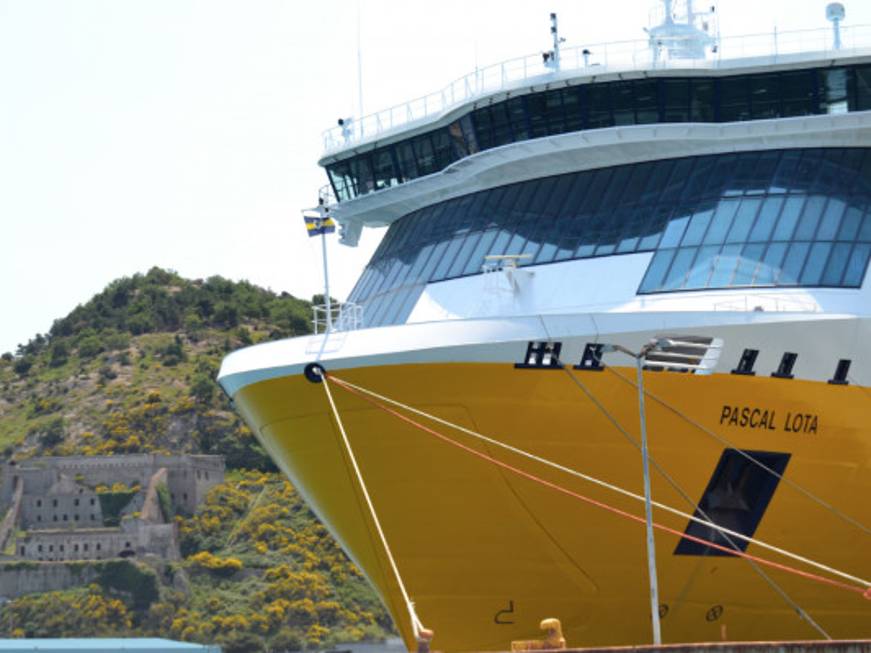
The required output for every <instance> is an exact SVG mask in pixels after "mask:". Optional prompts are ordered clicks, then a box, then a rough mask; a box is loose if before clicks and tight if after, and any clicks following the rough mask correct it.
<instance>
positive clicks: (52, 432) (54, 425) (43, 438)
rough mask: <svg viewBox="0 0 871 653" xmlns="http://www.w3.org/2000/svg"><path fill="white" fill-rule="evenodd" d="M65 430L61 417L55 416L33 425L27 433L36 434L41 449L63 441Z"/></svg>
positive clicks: (54, 445) (49, 447) (29, 434)
mask: <svg viewBox="0 0 871 653" xmlns="http://www.w3.org/2000/svg"><path fill="white" fill-rule="evenodd" d="M65 432H66V429H65V427H64V419H63V417H55V418H53V419H51V420H50V421H48V422H46V423H45V424H42V425H39V426H34V427H33V428H31V429H30V430H29V431H28V432H27V435H28V436H36V438H37V439H38V440H39V445H40V446H41V447H42V448H43V449H51V448H52V447H56V446H57V445H59V444H60V443H61V442H63V441H64V435H65Z"/></svg>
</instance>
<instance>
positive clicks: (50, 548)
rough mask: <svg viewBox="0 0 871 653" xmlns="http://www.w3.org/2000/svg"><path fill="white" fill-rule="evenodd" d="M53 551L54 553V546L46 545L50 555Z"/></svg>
mask: <svg viewBox="0 0 871 653" xmlns="http://www.w3.org/2000/svg"><path fill="white" fill-rule="evenodd" d="M53 551H54V544H49V545H48V552H49V553H52V552H53Z"/></svg>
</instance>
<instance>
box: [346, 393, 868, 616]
mask: <svg viewBox="0 0 871 653" xmlns="http://www.w3.org/2000/svg"><path fill="white" fill-rule="evenodd" d="M329 378H330V380H332V381H334V382H335V383H337V384H338V385H340V386H341V387H342V388H344V389H345V390H347V391H348V392H351V393H352V394H355V395H357V396H358V397H361V398H363V399H365V400H366V401H368V402H369V403H371V404H372V405H374V406H376V407H377V408H380V409H381V410H383V411H385V412H387V413H389V414H391V415H393V416H394V417H398V418H399V419H401V420H402V421H404V422H407V423H408V424H411V425H412V426H414V427H415V428H418V429H420V430H421V431H424V432H426V433H429V434H430V435H433V436H435V437H437V438H438V439H439V440H443V441H444V442H447V443H448V444H451V445H453V446H455V447H458V448H460V449H463V450H464V451H467V452H468V453H470V454H472V455H474V456H477V457H478V458H482V459H483V460H486V461H488V462H490V463H492V464H494V465H497V466H498V467H502V468H503V469H507V470H508V471H510V472H513V473H515V474H517V475H518V476H522V477H524V478H527V479H529V480H530V481H534V482H536V483H539V484H541V485H544V486H546V487H549V488H551V489H553V490H556V491H557V492H561V493H562V494H566V495H568V496H570V497H573V498H575V499H579V500H580V501H584V502H585V503H588V504H590V505H593V506H596V507H598V508H602V509H604V510H607V511H609V512H613V513H614V514H616V515H620V516H621V517H624V518H626V519H631V520H632V521H635V522H638V523H639V524H645V523H646V521H645V519H644V518H643V517H639V516H637V515H633V514H632V513H629V512H626V511H624V510H621V509H620V508H615V507H614V506H611V505H608V504H607V503H603V502H601V501H597V500H595V499H591V498H590V497H587V496H585V495H583V494H579V493H577V492H573V491H572V490H569V489H567V488H564V487H562V486H560V485H557V484H556V483H552V482H550V481H548V480H546V479H543V478H541V477H539V476H535V475H534V474H530V473H529V472H525V471H523V470H522V469H519V468H517V467H514V466H512V465H509V464H508V463H505V462H502V461H501V460H498V459H496V458H493V457H492V456H488V455H487V454H485V453H481V452H480V451H476V450H475V449H473V448H472V447H469V446H466V445H465V444H462V443H460V442H456V441H455V440H452V439H451V438H449V437H447V436H445V435H442V434H441V433H439V432H438V431H435V430H433V429H431V428H429V427H428V426H424V425H423V424H420V423H419V422H416V421H414V420H413V419H411V418H410V417H407V416H406V415H403V414H402V413H399V412H397V411H396V410H394V409H392V408H390V407H388V406H385V405H384V404H382V403H380V402H378V401H376V400H375V399H373V398H371V397H369V396H368V395H366V394H364V393H362V392H360V391H359V390H357V389H356V388H353V387H351V386H349V385H348V384H347V383H345V382H344V381H342V380H341V379H337V378H336V377H334V376H329ZM653 527H654V528H658V529H659V530H661V531H665V532H666V533H671V534H672V535H677V536H678V537H680V538H683V539H686V540H690V541H691V542H696V543H697V544H701V545H703V546H709V547H711V548H712V549H717V550H719V551H723V552H725V553H728V554H730V555H735V556H738V557H739V558H746V559H747V560H752V561H754V562H757V563H759V564H761V565H766V566H768V567H772V568H774V569H780V570H781V571H785V572H788V573H791V574H795V575H796V576H801V577H803V578H807V579H808V580H813V581H816V582H818V583H823V584H826V585H831V586H832V587H838V588H840V589H844V590H848V591H850V592H856V593H857V594H860V595H861V596H863V597H864V598H866V599H868V600H869V601H871V587H869V588H867V589H864V588H862V587H856V586H855V585H850V584H848V583H842V582H840V581H837V580H833V579H831V578H826V577H825V576H818V575H817V574H813V573H810V572H807V571H803V570H801V569H796V568H795V567H790V566H789V565H785V564H782V563H780V562H774V561H773V560H768V559H766V558H760V557H758V556H754V555H751V554H749V553H746V552H745V551H740V550H737V549H731V548H729V547H725V546H723V545H721V544H717V543H716V542H711V541H709V540H705V539H703V538H700V537H696V536H694V535H688V534H687V533H684V532H682V531H678V530H676V529H674V528H670V527H668V526H664V525H663V524H659V523H657V522H653Z"/></svg>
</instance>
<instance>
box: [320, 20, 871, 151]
mask: <svg viewBox="0 0 871 653" xmlns="http://www.w3.org/2000/svg"><path fill="white" fill-rule="evenodd" d="M862 51H867V52H871V25H854V26H851V27H841V47H840V48H839V49H837V50H836V49H834V47H833V41H832V31H831V29H829V28H816V29H806V30H794V31H787V32H779V31H777V30H775V31H774V32H771V33H757V34H745V35H741V36H734V37H725V38H721V39H720V40H719V42H718V47H717V48H716V52H714V53H712V55H711V56H710V57H709V58H706V59H679V58H672V59H669V58H668V57H667V52H666V51H664V50H663V51H660V52H657V53H656V54H654V52H653V50H652V48H651V44H650V41H649V40H647V39H638V40H629V41H617V42H612V43H595V44H587V45H579V46H575V47H570V48H565V47H564V48H561V49H560V67H559V69H558V70H554V69H553V68H552V67H551V66H550V65H549V64H547V63H545V62H544V61H543V58H542V56H541V53H535V54H529V55H526V56H522V57H517V58H514V59H509V60H507V61H502V62H500V63H496V64H493V65H490V66H486V67H484V68H478V69H477V70H475V71H474V72H471V73H469V74H467V75H464V76H462V77H460V78H458V79H455V80H454V81H453V82H451V83H450V84H448V85H447V86H445V87H444V88H442V89H440V90H438V91H435V92H433V93H429V94H427V95H423V96H421V97H418V98H415V99H413V100H410V101H408V102H404V103H402V104H398V105H395V106H392V107H390V108H387V109H384V110H382V111H378V112H376V113H372V114H369V115H367V116H364V117H362V118H346V119H344V120H343V123H344V124H343V125H341V126H338V127H333V128H331V129H328V130H326V131H325V132H324V133H323V138H324V152H323V156H328V155H330V154H335V153H337V152H339V151H341V150H344V149H346V148H349V147H353V146H356V145H359V144H360V143H362V142H364V141H366V140H370V139H374V138H378V137H383V136H385V135H386V134H389V133H393V132H396V131H399V130H401V129H407V128H409V127H412V126H413V125H415V124H416V123H422V122H425V121H427V119H432V118H433V117H435V116H438V115H441V114H443V113H445V112H446V111H448V110H450V109H453V108H456V107H458V106H461V105H463V104H465V103H467V102H469V101H470V100H472V99H474V98H478V97H481V96H483V95H486V94H488V93H497V92H499V91H504V90H508V89H511V88H515V87H517V86H520V85H523V83H528V82H530V81H531V80H541V81H545V82H547V81H555V80H558V79H561V78H563V77H566V76H569V75H566V73H573V74H576V73H578V72H579V71H583V72H587V73H589V74H595V75H603V74H606V73H616V72H630V71H643V70H670V69H707V70H716V69H720V68H733V67H734V68H741V67H746V66H754V65H759V64H760V63H762V62H760V59H762V58H767V60H768V61H767V62H768V63H778V62H780V61H781V60H780V58H781V57H788V58H789V60H790V61H795V60H798V61H801V60H805V59H807V60H811V59H837V58H843V57H849V56H855V55H857V54H860V53H861V52H862ZM802 54H804V55H806V56H805V57H801V56H798V57H797V56H796V55H802Z"/></svg>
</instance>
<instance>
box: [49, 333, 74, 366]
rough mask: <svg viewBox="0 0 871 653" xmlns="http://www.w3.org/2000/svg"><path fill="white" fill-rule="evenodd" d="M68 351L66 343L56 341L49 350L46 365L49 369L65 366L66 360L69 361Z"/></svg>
mask: <svg viewBox="0 0 871 653" xmlns="http://www.w3.org/2000/svg"><path fill="white" fill-rule="evenodd" d="M69 355H70V351H69V348H68V347H67V343H66V342H64V341H63V340H56V341H55V342H53V343H52V345H51V349H50V350H49V360H48V364H49V365H50V366H51V367H61V366H62V365H65V364H66V362H67V360H69Z"/></svg>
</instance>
